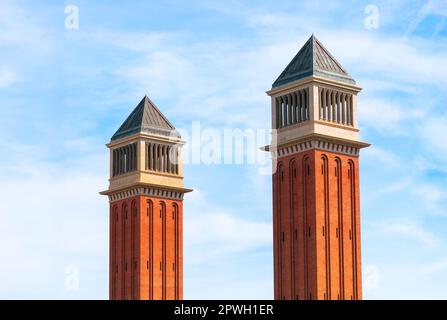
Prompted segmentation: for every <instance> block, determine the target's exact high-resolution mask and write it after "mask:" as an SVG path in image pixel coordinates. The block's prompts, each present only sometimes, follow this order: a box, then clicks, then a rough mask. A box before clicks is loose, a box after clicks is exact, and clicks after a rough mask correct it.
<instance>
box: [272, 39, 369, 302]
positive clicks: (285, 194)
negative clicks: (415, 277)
mask: <svg viewBox="0 0 447 320" xmlns="http://www.w3.org/2000/svg"><path fill="white" fill-rule="evenodd" d="M360 90H361V88H360V87H359V86H358V85H357V84H356V82H355V81H354V79H353V78H352V77H351V76H350V75H349V74H348V73H347V72H346V70H345V69H343V67H342V66H341V65H340V63H339V62H338V61H337V60H336V59H335V58H334V57H333V56H332V55H331V54H330V53H329V51H328V50H327V49H326V48H325V47H324V46H323V45H322V44H321V43H320V42H319V41H318V40H317V39H316V37H315V36H313V35H312V37H311V38H310V39H309V40H308V41H307V42H306V43H305V45H304V46H303V47H302V49H301V50H300V51H299V52H298V54H297V55H296V56H295V57H294V58H293V60H292V61H291V62H290V63H289V65H288V66H287V67H286V68H285V70H284V71H283V72H282V73H281V75H280V76H279V77H278V79H277V80H276V81H275V82H274V83H273V86H272V89H271V90H269V91H268V92H267V94H268V95H269V96H270V97H271V102H272V128H273V129H274V130H273V132H274V134H273V139H272V143H271V145H269V146H266V147H265V148H264V149H265V150H266V151H269V152H270V153H271V155H272V159H273V163H274V165H273V168H274V170H273V176H272V182H273V228H274V231H273V236H274V241H273V242H274V283H275V285H274V288H275V299H306V300H310V299H332V300H337V299H361V298H362V284H361V283H362V279H361V255H360V193H359V151H360V149H361V148H364V147H367V146H369V144H367V143H364V142H361V141H360V138H359V129H358V125H357V93H358V92H360Z"/></svg>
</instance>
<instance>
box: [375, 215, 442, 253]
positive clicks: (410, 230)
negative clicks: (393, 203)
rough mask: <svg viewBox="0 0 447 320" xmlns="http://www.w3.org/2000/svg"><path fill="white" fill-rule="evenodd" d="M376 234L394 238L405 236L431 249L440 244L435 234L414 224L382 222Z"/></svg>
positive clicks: (377, 227)
mask: <svg viewBox="0 0 447 320" xmlns="http://www.w3.org/2000/svg"><path fill="white" fill-rule="evenodd" d="M376 232H379V233H382V234H387V235H391V236H394V237H395V236H400V237H401V236H404V237H407V238H409V239H413V240H415V241H417V242H419V243H420V244H423V245H426V246H429V247H434V246H436V245H438V244H439V239H438V238H437V237H436V236H435V235H434V234H432V233H431V232H430V231H427V230H426V229H424V228H422V227H421V226H419V225H417V224H415V223H412V222H391V221H389V222H381V223H379V224H377V225H376Z"/></svg>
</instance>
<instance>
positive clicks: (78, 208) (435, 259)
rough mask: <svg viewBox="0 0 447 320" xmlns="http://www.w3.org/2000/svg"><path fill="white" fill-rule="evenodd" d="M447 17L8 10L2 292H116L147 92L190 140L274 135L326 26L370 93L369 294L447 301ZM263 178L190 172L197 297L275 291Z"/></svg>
mask: <svg viewBox="0 0 447 320" xmlns="http://www.w3.org/2000/svg"><path fill="white" fill-rule="evenodd" d="M68 4H73V5H76V6H77V7H78V8H79V18H80V24H79V29H77V30H67V29H66V28H65V27H64V20H65V18H66V14H65V13H64V9H65V6H66V5H68ZM368 5H375V6H376V8H378V9H379V27H378V28H377V29H368V28H366V27H365V18H367V17H368V13H365V8H366V7H367V6H368ZM446 18H447V4H446V2H445V1H441V0H432V1H429V0H420V1H403V0H396V1H392V3H390V1H365V2H364V1H330V2H329V1H319V0H317V1H315V0H312V1H310V0H309V1H163V2H162V1H159V2H155V1H129V2H126V3H124V2H122V1H78V0H74V1H71V2H64V1H49V0H47V1H39V3H38V4H37V2H36V1H8V0H1V1H0V136H1V137H2V139H0V150H1V157H0V168H1V170H0V200H1V203H2V207H1V209H0V218H1V221H2V222H1V224H0V243H2V245H1V250H0V261H2V263H1V264H0V298H37V299H45V298H57V299H106V298H107V294H108V289H107V287H108V253H107V252H108V202H107V199H106V198H104V197H101V196H99V195H98V191H101V190H104V189H106V188H107V179H108V152H107V149H106V147H105V146H104V144H105V143H107V142H108V141H109V139H110V137H111V136H112V134H113V133H114V132H115V131H116V129H117V128H118V127H119V125H120V124H121V122H122V121H123V120H124V119H125V117H127V115H128V114H129V113H130V112H131V110H132V109H133V108H134V107H135V105H136V104H137V103H138V102H139V101H140V100H141V98H142V97H143V96H144V95H145V94H147V95H148V96H149V97H150V98H151V99H152V100H153V101H154V102H155V103H156V104H157V105H158V107H159V108H160V109H161V110H162V111H163V112H164V114H165V115H166V116H167V117H168V118H169V119H170V120H171V122H173V123H174V125H175V126H176V127H178V128H182V129H185V130H187V131H189V130H190V129H191V123H192V122H193V121H200V124H201V127H202V128H213V129H217V130H220V131H222V130H224V129H228V128H230V129H231V128H233V129H242V130H243V129H247V128H252V129H268V128H269V125H270V122H269V121H270V100H269V98H268V97H267V95H266V94H265V91H266V90H268V89H269V88H270V87H271V84H272V83H273V81H274V80H275V79H276V77H277V76H278V75H279V74H280V72H281V71H282V70H283V69H284V67H285V66H286V65H287V63H288V62H289V61H290V60H291V59H292V58H293V56H294V55H295V54H296V52H297V51H298V50H299V49H300V47H301V46H302V45H303V44H304V42H305V41H306V40H307V39H308V38H309V37H310V35H311V34H312V33H315V34H316V36H317V37H318V38H319V40H320V41H321V42H322V43H323V44H324V45H325V46H326V47H327V48H328V49H329V50H330V51H331V53H332V54H333V55H334V56H335V57H337V59H338V60H339V61H340V62H341V63H342V65H343V66H344V67H345V68H346V69H347V70H348V71H349V72H350V74H351V75H352V76H353V77H354V78H355V79H356V80H357V82H358V83H359V84H360V85H361V86H362V87H363V88H364V90H363V91H362V92H361V94H360V96H359V112H360V114H359V117H360V118H359V124H360V127H361V135H362V139H363V140H365V141H368V142H370V143H372V145H373V146H372V147H371V148H369V149H366V150H363V151H362V154H361V192H362V193H361V197H362V207H361V211H362V245H363V252H362V258H363V272H364V297H365V298H367V299H378V298H382V299H393V298H394V299H396V298H397V299H406V298H422V299H429V298H444V299H446V298H447V294H446V292H445V287H446V286H447V272H446V271H447V246H446V244H447V236H446V233H445V230H446V228H447V187H446V186H447V160H446V159H447V144H446V143H445V136H446V134H447V107H446V101H447V91H446V90H445V88H446V86H447V77H446V74H447V63H446V61H447V42H446V37H447V24H446ZM258 167H259V166H258V165H252V164H245V165H236V164H233V165H223V164H222V165H204V164H201V165H197V164H196V165H193V164H190V165H186V166H185V177H186V178H185V183H186V186H187V187H191V188H193V189H194V190H195V191H194V192H193V193H191V194H188V195H187V196H186V197H185V213H184V214H185V217H184V224H185V248H184V254H185V266H184V274H185V279H184V286H185V292H184V294H185V298H187V299H200V298H212V299H218V298H222V299H225V298H236V299H239V298H249V299H250V298H253V299H262V298H265V299H271V298H272V297H273V277H272V273H273V270H272V269H273V266H272V239H271V238H272V237H271V216H272V212H271V196H270V194H271V185H270V183H271V182H270V178H269V177H268V176H265V175H260V174H259V171H258V169H259V168H258ZM73 276H75V278H76V279H78V280H79V282H78V285H72V284H71V283H72V282H71V281H72V280H73V279H74V278H73Z"/></svg>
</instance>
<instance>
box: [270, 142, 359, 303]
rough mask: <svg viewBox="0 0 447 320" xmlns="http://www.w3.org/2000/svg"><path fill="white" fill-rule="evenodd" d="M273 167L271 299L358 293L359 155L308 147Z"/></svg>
mask: <svg viewBox="0 0 447 320" xmlns="http://www.w3.org/2000/svg"><path fill="white" fill-rule="evenodd" d="M277 168H278V169H277V171H276V172H275V174H274V175H273V212H274V219H273V220H274V221H273V225H274V270H275V274H274V277H275V299H306V300H307V299H332V300H337V299H361V297H362V292H361V256H360V210H359V200H360V199H359V181H358V157H356V156H347V155H343V154H337V153H333V152H328V151H320V150H317V149H312V150H309V151H306V152H299V153H294V154H291V155H288V156H285V157H280V158H279V159H278V167H277Z"/></svg>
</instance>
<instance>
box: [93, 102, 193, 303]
mask: <svg viewBox="0 0 447 320" xmlns="http://www.w3.org/2000/svg"><path fill="white" fill-rule="evenodd" d="M182 144H183V141H182V140H181V137H180V135H179V134H178V132H177V131H176V130H175V128H174V127H173V126H172V124H171V123H170V122H169V121H168V120H167V119H166V118H165V116H164V115H163V114H162V113H161V112H160V110H158V108H157V107H156V106H155V105H154V104H153V103H152V101H150V99H149V98H148V97H144V98H143V100H142V101H141V102H140V103H139V104H138V106H137V107H136V108H135V110H133V111H132V113H131V114H130V116H129V117H128V118H127V119H126V121H125V122H124V123H123V124H122V126H121V127H120V128H119V130H118V131H117V132H116V133H115V134H114V135H113V137H112V139H111V142H110V143H109V144H107V147H108V148H109V149H110V179H109V181H110V184H109V189H108V190H107V191H103V192H101V194H103V195H107V196H108V197H109V201H110V269H109V298H110V299H112V300H124V299H150V300H166V299H167V300H180V299H182V298H183V246H182V239H183V233H182V229H183V195H184V193H186V192H189V191H191V190H189V189H185V188H184V187H183V176H182V161H181V146H182Z"/></svg>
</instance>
